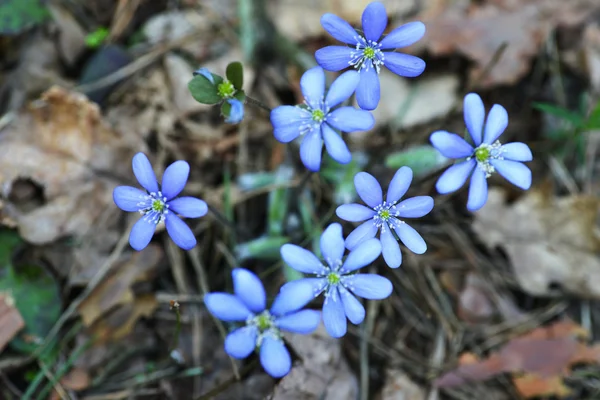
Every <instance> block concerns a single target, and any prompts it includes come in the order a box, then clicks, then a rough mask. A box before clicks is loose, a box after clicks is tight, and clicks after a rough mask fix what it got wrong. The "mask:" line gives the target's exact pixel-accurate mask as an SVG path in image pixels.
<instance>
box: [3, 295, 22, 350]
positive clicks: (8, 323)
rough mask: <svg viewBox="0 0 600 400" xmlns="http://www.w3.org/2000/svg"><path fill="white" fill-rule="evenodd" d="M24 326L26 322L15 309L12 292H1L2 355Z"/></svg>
mask: <svg viewBox="0 0 600 400" xmlns="http://www.w3.org/2000/svg"><path fill="white" fill-rule="evenodd" d="M24 326H25V321H23V317H21V313H19V310H17V309H16V308H15V299H13V297H12V296H11V294H10V292H7V291H2V292H0V353H2V350H4V348H5V347H6V345H7V344H8V342H10V341H11V340H12V339H13V338H14V337H15V336H16V335H17V333H19V331H20V330H21V329H23V327H24Z"/></svg>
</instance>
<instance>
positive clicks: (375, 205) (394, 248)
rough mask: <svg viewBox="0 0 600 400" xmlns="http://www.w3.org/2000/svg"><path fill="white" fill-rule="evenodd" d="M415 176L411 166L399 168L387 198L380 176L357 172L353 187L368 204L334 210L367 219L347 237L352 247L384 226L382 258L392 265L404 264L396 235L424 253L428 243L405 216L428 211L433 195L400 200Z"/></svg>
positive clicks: (348, 218)
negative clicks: (378, 179) (378, 180)
mask: <svg viewBox="0 0 600 400" xmlns="http://www.w3.org/2000/svg"><path fill="white" fill-rule="evenodd" d="M412 178H413V172H412V170H411V169H410V168H409V167H402V168H400V169H399V170H398V171H397V172H396V174H395V175H394V177H393V178H392V181H391V182H390V186H389V188H388V191H387V196H386V199H385V200H383V192H382V190H381V186H380V185H379V182H377V179H375V178H374V177H373V176H372V175H370V174H368V173H366V172H359V173H358V174H356V176H355V177H354V187H355V188H356V192H357V193H358V195H359V196H360V198H361V199H362V200H363V201H364V202H365V203H366V204H367V206H364V205H362V204H344V205H341V206H339V207H338V208H337V210H336V211H335V213H336V214H337V216H338V217H340V218H341V219H343V220H346V221H351V222H361V221H365V222H363V223H362V224H361V225H359V226H358V227H357V228H356V229H355V230H354V231H352V232H351V233H350V235H348V237H347V238H346V247H347V248H348V249H349V250H354V249H356V248H357V247H358V246H359V245H361V244H362V243H364V242H365V241H366V240H372V238H374V237H375V235H376V234H377V231H378V230H381V234H380V235H379V240H380V241H381V249H382V253H383V259H384V260H385V262H386V264H387V265H388V266H390V267H391V268H398V267H399V266H400V265H401V264H402V253H401V252H400V246H399V245H398V241H397V239H396V236H397V237H398V238H399V239H400V241H401V242H402V243H403V244H404V245H405V246H406V247H407V248H408V249H409V250H411V251H412V252H413V253H417V254H423V253H425V251H426V250H427V244H426V243H425V241H424V240H423V238H422V237H421V235H419V233H418V232H417V231H416V230H415V229H414V228H412V227H411V226H410V225H408V224H407V223H406V222H405V221H404V219H405V218H420V217H422V216H424V215H427V214H429V212H430V211H431V210H432V209H433V199H432V198H431V197H430V196H417V197H411V198H408V199H406V200H402V201H400V199H401V198H402V196H404V195H405V194H406V192H407V191H408V188H409V187H410V184H411V182H412ZM399 201H400V203H398V202H399ZM394 233H395V235H394Z"/></svg>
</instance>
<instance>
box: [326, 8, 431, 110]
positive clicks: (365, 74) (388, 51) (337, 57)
mask: <svg viewBox="0 0 600 400" xmlns="http://www.w3.org/2000/svg"><path fill="white" fill-rule="evenodd" d="M387 22H388V21H387V14H386V11H385V7H384V6H383V4H381V3H379V2H373V3H370V4H369V5H368V6H367V7H366V8H365V10H364V11H363V14H362V28H363V34H359V33H357V32H356V31H355V30H354V28H352V26H350V24H349V23H348V22H346V21H344V20H343V19H341V18H340V17H338V16H337V15H334V14H325V15H323V16H322V17H321V25H323V28H324V29H325V30H326V31H327V32H329V34H330V35H331V36H333V37H334V38H336V39H337V40H339V41H340V42H343V43H346V44H347V45H349V46H351V47H349V46H327V47H325V48H323V49H320V50H317V52H316V53H315V58H316V59H317V63H318V64H319V65H320V66H321V67H323V68H325V69H326V70H328V71H341V70H343V69H344V68H347V67H348V66H352V67H354V68H356V69H357V70H358V71H359V72H360V83H359V84H358V87H357V88H356V100H357V102H358V105H359V107H360V108H362V109H364V110H374V109H375V108H377V104H378V103H379V76H378V74H379V71H380V69H381V66H382V65H383V66H385V67H387V68H388V69H389V70H390V71H392V72H393V73H395V74H398V75H400V76H405V77H411V78H412V77H415V76H419V75H421V74H422V73H423V71H424V70H425V62H424V61H423V60H421V59H420V58H418V57H415V56H411V55H408V54H401V53H396V52H394V50H395V49H397V48H401V47H406V46H410V45H411V44H413V43H415V42H417V41H418V40H419V39H421V38H422V37H423V35H424V34H425V25H424V24H423V23H422V22H409V23H408V24H404V25H402V26H400V27H398V28H396V29H394V30H393V31H391V32H390V33H389V35H387V36H385V37H383V38H382V37H381V35H382V34H383V31H385V28H386V26H387Z"/></svg>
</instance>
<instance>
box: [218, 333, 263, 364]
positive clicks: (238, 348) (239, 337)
mask: <svg viewBox="0 0 600 400" xmlns="http://www.w3.org/2000/svg"><path fill="white" fill-rule="evenodd" d="M256 337H257V329H256V327H255V326H245V327H243V328H239V329H236V330H235V331H233V332H231V333H230V334H229V335H227V337H226V338H225V352H226V353H227V354H229V355H230V356H231V357H233V358H238V359H242V358H246V357H248V356H249V355H250V354H252V352H253V351H254V349H255V348H256Z"/></svg>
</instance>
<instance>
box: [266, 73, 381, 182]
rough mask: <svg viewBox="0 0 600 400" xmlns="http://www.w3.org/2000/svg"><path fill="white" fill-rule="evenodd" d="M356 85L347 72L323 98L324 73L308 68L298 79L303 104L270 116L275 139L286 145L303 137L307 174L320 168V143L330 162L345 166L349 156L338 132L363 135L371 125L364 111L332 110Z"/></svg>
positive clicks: (355, 78)
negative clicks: (308, 171)
mask: <svg viewBox="0 0 600 400" xmlns="http://www.w3.org/2000/svg"><path fill="white" fill-rule="evenodd" d="M358 81H359V75H358V73H357V72H356V71H348V72H346V73H344V74H342V75H340V76H339V77H338V78H337V79H336V80H335V81H334V82H333V84H332V85H331V87H330V88H329V92H328V93H327V95H326V96H325V71H323V68H321V67H314V68H311V69H309V70H308V71H306V72H305V73H304V75H302V78H301V79H300V89H301V90H302V94H303V95H304V99H305V102H304V104H303V105H301V106H280V107H277V108H275V109H274V110H273V111H272V112H271V123H272V124H273V128H274V131H273V134H274V135H275V139H277V140H279V141H280V142H282V143H288V142H291V141H292V140H294V139H296V138H297V137H298V136H300V135H304V138H303V139H302V144H301V145H300V158H301V159H302V162H303V163H304V165H305V166H306V168H308V169H309V170H311V171H318V170H319V169H320V168H321V151H322V148H323V141H324V142H325V148H326V149H327V152H328V153H329V155H330V156H331V158H333V159H334V160H335V161H337V162H339V163H340V164H347V163H349V162H350V160H351V159H352V155H351V154H350V150H348V146H346V143H344V140H343V139H342V136H341V135H340V133H339V132H354V131H366V130H369V129H371V128H372V127H373V125H374V124H375V119H374V118H373V116H372V115H371V113H370V112H368V111H364V110H359V109H356V108H354V107H339V108H337V109H335V110H332V109H333V108H334V107H335V106H337V105H339V104H340V103H342V102H343V101H344V100H346V99H348V98H349V97H350V96H352V93H354V90H355V89H356V85H357V84H358Z"/></svg>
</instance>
